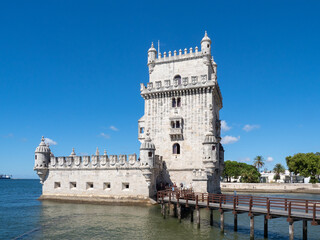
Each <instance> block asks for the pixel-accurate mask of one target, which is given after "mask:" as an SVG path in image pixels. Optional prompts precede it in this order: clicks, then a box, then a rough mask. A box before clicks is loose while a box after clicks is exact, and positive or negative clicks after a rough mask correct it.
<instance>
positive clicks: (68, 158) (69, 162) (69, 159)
mask: <svg viewBox="0 0 320 240" xmlns="http://www.w3.org/2000/svg"><path fill="white" fill-rule="evenodd" d="M66 164H67V166H69V167H70V166H71V165H72V157H66Z"/></svg>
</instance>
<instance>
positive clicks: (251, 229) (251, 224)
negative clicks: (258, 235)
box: [250, 216, 254, 240]
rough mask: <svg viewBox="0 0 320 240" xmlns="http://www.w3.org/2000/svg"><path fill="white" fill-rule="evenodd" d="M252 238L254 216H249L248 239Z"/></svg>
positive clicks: (251, 239)
mask: <svg viewBox="0 0 320 240" xmlns="http://www.w3.org/2000/svg"><path fill="white" fill-rule="evenodd" d="M253 239H254V216H250V240H253Z"/></svg>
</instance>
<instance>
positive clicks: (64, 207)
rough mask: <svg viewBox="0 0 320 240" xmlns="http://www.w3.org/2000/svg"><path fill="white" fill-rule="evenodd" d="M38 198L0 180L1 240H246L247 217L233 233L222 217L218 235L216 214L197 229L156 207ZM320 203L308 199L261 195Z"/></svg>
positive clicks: (281, 222)
mask: <svg viewBox="0 0 320 240" xmlns="http://www.w3.org/2000/svg"><path fill="white" fill-rule="evenodd" d="M40 195H41V184H40V183H39V180H0V196H1V198H0V239H166V240H168V239H174V240H177V239H184V240H187V239H200V240H202V239H236V240H243V239H249V232H250V229H249V217H248V215H247V214H241V215H239V216H238V232H237V233H235V232H233V215H232V213H230V212H228V213H225V232H224V234H221V233H220V229H219V216H220V215H219V213H218V211H214V226H210V223H209V219H210V218H209V215H210V211H208V210H206V209H201V227H200V229H197V227H196V224H193V223H191V222H190V218H189V217H188V216H187V217H186V218H184V219H182V222H181V223H179V222H178V220H177V219H176V218H173V217H169V218H167V219H163V217H162V216H161V214H160V207H159V206H152V207H142V206H140V207H138V206H110V205H94V204H73V203H59V202H51V201H43V202H41V201H38V200H36V199H37V198H38V197H39V196H40ZM259 195H263V196H267V195H268V196H273V197H275V196H280V197H285V196H286V197H291V198H306V199H319V200H320V196H319V195H312V194H285V195H284V194H283V195H280V194H259ZM294 229H295V239H302V223H301V221H300V222H295V223H294ZM255 239H264V238H263V217H262V216H258V217H255ZM269 239H277V240H280V239H288V223H287V222H286V219H285V218H277V219H272V220H270V221H269ZM308 239H314V240H318V239H320V226H311V225H310V223H308Z"/></svg>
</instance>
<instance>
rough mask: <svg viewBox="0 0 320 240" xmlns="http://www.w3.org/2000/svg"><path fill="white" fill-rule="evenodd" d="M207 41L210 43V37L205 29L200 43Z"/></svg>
mask: <svg viewBox="0 0 320 240" xmlns="http://www.w3.org/2000/svg"><path fill="white" fill-rule="evenodd" d="M204 41H207V42H210V43H211V39H210V38H209V37H208V34H207V31H205V32H204V37H203V38H202V40H201V43H202V42H204Z"/></svg>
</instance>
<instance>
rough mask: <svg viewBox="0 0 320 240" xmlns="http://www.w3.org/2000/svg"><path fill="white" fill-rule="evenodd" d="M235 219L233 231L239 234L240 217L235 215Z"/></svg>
mask: <svg viewBox="0 0 320 240" xmlns="http://www.w3.org/2000/svg"><path fill="white" fill-rule="evenodd" d="M233 216H234V219H233V225H234V226H233V230H234V231H235V232H237V231H238V215H237V213H235V214H234V215H233Z"/></svg>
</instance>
